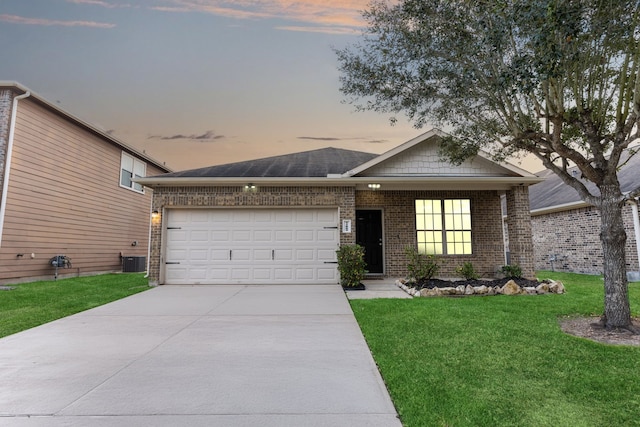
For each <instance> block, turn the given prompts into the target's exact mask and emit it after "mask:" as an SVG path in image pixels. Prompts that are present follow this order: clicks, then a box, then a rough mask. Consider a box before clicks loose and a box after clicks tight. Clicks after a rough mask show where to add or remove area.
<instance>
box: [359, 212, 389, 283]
mask: <svg viewBox="0 0 640 427" xmlns="http://www.w3.org/2000/svg"><path fill="white" fill-rule="evenodd" d="M356 218H357V222H356V243H357V244H359V245H360V246H362V247H364V260H365V262H366V263H367V271H368V272H369V273H371V274H382V273H384V260H383V257H382V253H383V246H382V211H379V210H357V211H356Z"/></svg>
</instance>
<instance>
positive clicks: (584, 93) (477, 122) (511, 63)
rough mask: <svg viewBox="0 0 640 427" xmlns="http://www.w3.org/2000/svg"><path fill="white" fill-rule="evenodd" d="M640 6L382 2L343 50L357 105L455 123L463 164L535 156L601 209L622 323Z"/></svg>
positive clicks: (626, 318)
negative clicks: (624, 183) (484, 154)
mask: <svg viewBox="0 0 640 427" xmlns="http://www.w3.org/2000/svg"><path fill="white" fill-rule="evenodd" d="M639 14H640V2H638V1H630V0H626V1H617V0H401V1H393V2H385V1H381V0H374V2H373V3H371V4H370V6H369V9H368V10H367V11H366V12H364V18H365V19H366V21H367V24H368V25H367V28H366V30H365V33H364V34H363V37H362V39H361V40H360V41H359V42H357V43H355V44H353V45H351V46H349V47H347V48H345V49H341V50H336V53H337V56H338V59H339V63H340V70H341V91H342V92H343V94H344V95H345V96H346V100H347V102H350V103H352V104H353V105H355V106H356V108H357V109H362V110H374V111H379V112H385V113H390V114H392V115H395V114H398V113H404V114H406V115H407V116H408V118H409V119H410V120H411V121H412V122H413V123H414V125H415V126H416V127H422V126H423V125H425V124H427V123H429V124H432V125H435V126H440V127H444V128H446V129H447V130H448V129H451V135H452V137H451V138H447V139H445V140H444V141H443V143H442V147H441V148H442V150H443V153H445V154H446V155H447V156H448V157H449V158H450V159H451V161H453V162H460V161H462V160H464V159H465V158H469V157H471V156H473V155H475V154H476V153H477V152H478V149H480V148H483V149H485V150H488V151H490V152H491V153H492V154H493V155H494V156H495V158H496V159H498V160H500V159H505V158H508V157H513V156H516V157H517V156H520V155H524V154H533V155H534V156H536V157H537V158H538V159H540V160H541V161H542V163H543V164H544V166H545V167H546V168H548V169H550V170H551V171H553V172H554V173H556V174H557V175H558V176H560V177H561V178H562V180H563V181H564V182H565V183H566V184H567V185H570V186H571V187H573V188H574V189H575V190H576V191H577V192H578V193H579V194H580V196H581V197H582V199H583V200H585V201H587V202H589V203H590V204H592V205H594V206H595V207H597V208H598V210H599V211H600V215H601V218H602V220H601V230H600V239H601V242H602V248H603V254H604V262H603V263H604V279H605V280H604V282H605V286H604V290H605V292H604V315H603V317H602V319H603V321H604V322H605V324H606V326H607V327H611V328H631V313H630V308H629V296H628V290H627V287H628V286H627V285H628V284H627V277H626V266H625V242H626V238H627V236H626V233H625V229H624V226H623V221H622V207H623V205H624V204H625V203H627V202H636V198H637V196H638V195H640V189H636V190H635V191H632V192H630V193H627V194H623V192H622V190H621V188H620V184H619V181H618V171H619V169H620V167H621V166H622V165H623V163H624V162H625V161H628V159H629V158H630V156H633V155H635V150H634V149H631V148H629V147H630V144H631V143H633V142H634V140H636V139H637V138H638V137H639V133H638V132H639V127H638V124H639V120H640V73H639V67H640V47H639V44H638V41H639V38H640V25H639V24H640V15H639ZM391 120H392V121H395V120H396V119H395V117H393V116H392V117H391ZM573 165H575V166H577V167H578V168H579V170H580V171H581V175H582V176H581V177H580V176H578V177H575V176H573V175H572V174H571V173H568V167H569V166H573ZM580 178H582V179H583V180H588V181H591V182H592V183H594V184H595V187H596V188H597V191H591V192H590V191H589V190H588V188H587V187H586V186H585V185H584V184H583V181H581V179H580Z"/></svg>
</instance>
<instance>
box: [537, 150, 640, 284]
mask: <svg viewBox="0 0 640 427" xmlns="http://www.w3.org/2000/svg"><path fill="white" fill-rule="evenodd" d="M569 172H570V173H572V174H574V176H576V177H580V176H581V175H580V171H579V170H578V169H577V168H572V169H570V170H569ZM538 175H539V176H541V177H543V178H545V180H544V181H543V182H541V183H539V184H535V185H533V186H531V187H530V189H529V200H530V205H531V227H532V234H533V248H534V256H535V268H536V270H556V271H567V272H574V273H585V274H602V244H601V242H600V213H599V211H598V210H597V209H596V208H595V207H593V206H591V205H589V204H588V203H586V202H584V201H583V200H581V199H580V196H579V195H578V193H577V192H576V191H575V190H574V189H573V187H570V186H568V185H566V184H565V183H564V182H562V180H561V179H560V177H558V176H557V175H555V174H553V173H552V172H550V171H544V172H541V173H539V174H538ZM580 179H582V178H580ZM618 179H619V182H620V186H621V188H622V191H623V193H626V192H629V191H632V190H633V189H635V188H636V187H637V186H638V185H640V155H636V156H634V157H632V158H631V159H629V161H628V162H627V163H626V164H624V166H623V167H622V168H621V169H620V172H619V173H618ZM583 182H584V184H585V185H586V186H587V188H589V189H590V191H592V192H595V194H598V193H597V191H598V190H597V188H596V187H595V185H594V184H593V183H591V182H588V181H584V180H583ZM622 213H623V219H624V224H625V229H626V230H627V245H626V258H627V259H626V264H627V272H628V276H629V278H630V279H632V280H640V265H639V263H638V259H639V258H640V245H639V244H638V242H639V241H640V220H639V217H638V205H637V204H635V203H628V204H627V205H625V206H624V207H623V211H622Z"/></svg>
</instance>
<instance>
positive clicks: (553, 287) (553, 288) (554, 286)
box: [549, 281, 565, 294]
mask: <svg viewBox="0 0 640 427" xmlns="http://www.w3.org/2000/svg"><path fill="white" fill-rule="evenodd" d="M549 291H550V292H553V293H554V294H564V292H565V290H564V285H563V284H562V282H560V281H557V282H555V281H554V282H552V283H551V284H550V285H549Z"/></svg>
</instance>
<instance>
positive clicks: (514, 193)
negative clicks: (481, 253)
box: [506, 185, 535, 279]
mask: <svg viewBox="0 0 640 427" xmlns="http://www.w3.org/2000/svg"><path fill="white" fill-rule="evenodd" d="M506 197H507V229H508V231H509V252H510V254H511V264H512V265H518V266H520V268H521V269H522V276H523V277H525V278H527V279H533V278H535V269H534V259H533V239H532V236H531V210H530V208H529V187H528V186H525V185H520V186H517V187H512V188H511V190H508V191H507V195H506Z"/></svg>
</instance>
